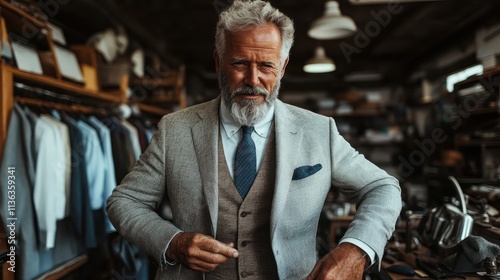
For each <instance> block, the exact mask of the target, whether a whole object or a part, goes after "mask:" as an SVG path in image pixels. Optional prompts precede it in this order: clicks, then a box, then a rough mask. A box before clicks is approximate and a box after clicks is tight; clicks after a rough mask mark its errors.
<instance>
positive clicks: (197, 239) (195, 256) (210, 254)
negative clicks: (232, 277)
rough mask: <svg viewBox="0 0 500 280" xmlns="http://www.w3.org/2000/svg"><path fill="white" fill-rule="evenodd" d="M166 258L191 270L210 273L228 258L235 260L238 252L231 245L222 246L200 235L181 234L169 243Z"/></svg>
mask: <svg viewBox="0 0 500 280" xmlns="http://www.w3.org/2000/svg"><path fill="white" fill-rule="evenodd" d="M167 257H168V258H169V259H172V260H174V261H176V262H179V263H181V264H183V265H185V266H187V267H189V268H191V269H194V270H198V271H201V272H210V271H212V270H214V269H215V268H217V266H219V264H221V263H223V262H225V261H227V260H229V259H230V258H237V257H238V251H237V250H236V249H234V244H233V243H230V244H224V243H222V242H219V241H217V240H215V239H214V238H213V237H211V236H207V235H203V234H200V233H190V232H181V233H179V234H177V235H176V236H174V238H173V239H172V241H171V242H170V245H169V246H168V249H167Z"/></svg>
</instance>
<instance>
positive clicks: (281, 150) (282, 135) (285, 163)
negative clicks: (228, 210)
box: [271, 100, 303, 242]
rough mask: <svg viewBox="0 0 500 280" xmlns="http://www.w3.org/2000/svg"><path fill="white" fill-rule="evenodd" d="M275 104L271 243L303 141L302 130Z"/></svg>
mask: <svg viewBox="0 0 500 280" xmlns="http://www.w3.org/2000/svg"><path fill="white" fill-rule="evenodd" d="M275 104H276V107H275V116H274V120H275V131H276V132H275V133H276V136H275V139H276V185H275V188H274V197H273V206H272V210H271V242H272V240H273V237H274V233H275V231H276V226H277V224H278V221H279V218H280V216H281V214H282V213H283V209H284V208H285V202H286V197H287V195H288V190H289V188H290V182H291V181H292V175H293V170H294V168H295V167H296V166H297V165H296V162H297V155H298V152H297V149H298V148H299V147H301V141H302V139H303V137H302V134H303V130H302V128H301V127H299V126H297V125H296V124H295V122H294V121H293V115H292V114H291V113H290V112H289V111H288V109H287V108H286V107H285V106H284V104H283V103H282V102H281V101H280V100H276V103H275Z"/></svg>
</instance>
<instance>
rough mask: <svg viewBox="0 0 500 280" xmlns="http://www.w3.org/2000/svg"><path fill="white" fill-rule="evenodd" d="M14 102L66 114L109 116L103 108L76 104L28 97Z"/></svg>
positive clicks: (17, 98)
mask: <svg viewBox="0 0 500 280" xmlns="http://www.w3.org/2000/svg"><path fill="white" fill-rule="evenodd" d="M14 100H15V101H16V102H17V103H19V104H22V105H28V106H36V107H44V108H51V109H56V110H59V111H64V112H74V113H82V114H93V115H107V114H108V113H107V111H106V110H105V109H102V108H94V107H90V106H85V105H76V104H60V103H56V102H50V101H43V100H36V99H30V98H27V97H15V98H14Z"/></svg>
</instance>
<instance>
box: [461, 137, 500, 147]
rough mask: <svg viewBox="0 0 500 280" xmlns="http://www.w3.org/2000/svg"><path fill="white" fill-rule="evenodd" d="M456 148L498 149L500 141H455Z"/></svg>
mask: <svg viewBox="0 0 500 280" xmlns="http://www.w3.org/2000/svg"><path fill="white" fill-rule="evenodd" d="M456 145H457V146H461V147H474V146H489V147H500V139H497V140H457V141H456Z"/></svg>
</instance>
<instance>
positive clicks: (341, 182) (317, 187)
mask: <svg viewBox="0 0 500 280" xmlns="http://www.w3.org/2000/svg"><path fill="white" fill-rule="evenodd" d="M219 104H220V97H219V98H217V99H214V100H212V101H209V102H207V103H203V104H200V105H196V106H193V107H190V108H187V109H185V110H182V111H178V112H176V113H173V114H169V115H167V116H165V117H163V119H162V120H161V122H160V123H159V125H158V131H157V132H156V133H155V136H154V138H153V141H152V142H151V144H150V146H149V147H148V149H147V151H146V152H145V153H144V154H143V155H142V156H141V158H140V160H139V161H138V163H137V164H136V166H135V167H134V169H133V170H132V172H131V173H130V174H128V175H127V176H126V177H125V179H124V180H123V182H122V183H121V185H120V186H118V187H117V188H116V189H115V191H114V192H113V194H112V196H111V197H110V198H109V200H108V205H107V209H108V214H109V217H110V219H111V221H112V222H113V224H114V226H115V227H116V229H117V230H118V232H119V233H121V234H122V235H123V236H124V237H125V238H127V239H128V240H130V241H131V242H133V243H134V244H135V245H136V246H137V247H139V248H140V249H142V250H144V251H145V252H146V253H147V254H148V255H149V256H151V257H152V258H154V259H156V260H157V262H158V263H160V269H159V271H158V273H157V279H190V280H191V279H203V277H202V275H201V274H200V273H196V272H194V271H192V270H190V269H188V268H186V267H183V266H181V265H175V266H168V265H161V263H162V255H163V253H164V250H165V248H166V245H167V244H168V243H169V242H170V240H171V238H172V237H173V236H174V235H175V234H176V233H177V232H179V231H186V232H199V233H204V234H208V235H212V236H215V237H216V235H217V216H218V209H217V205H218V201H217V199H218V195H217V189H218V182H217V140H218V132H219V116H218V108H219ZM275 104H276V105H275V117H274V121H275V133H276V160H277V163H276V185H275V190H274V197H273V205H272V210H271V213H270V214H271V232H270V235H271V243H272V244H271V245H272V249H273V252H274V257H275V259H276V263H277V267H278V272H279V275H280V279H303V278H305V277H306V276H307V275H308V273H310V271H311V270H312V268H313V267H314V264H315V263H316V251H315V248H316V247H315V242H316V231H317V224H318V220H319V216H320V213H321V210H322V207H323V204H324V202H325V198H326V195H327V193H328V191H329V190H330V188H331V187H332V186H333V187H336V188H339V189H340V190H341V191H342V192H343V193H344V194H345V195H346V196H347V197H348V198H349V199H352V200H353V201H355V202H356V203H358V210H357V214H356V217H355V219H354V221H353V222H352V223H351V225H350V227H349V229H348V230H347V232H346V234H345V237H352V238H356V239H359V240H361V241H362V242H364V243H366V244H367V245H369V246H370V247H371V248H372V249H373V250H374V251H375V252H376V254H377V257H378V259H381V257H382V254H383V250H384V246H385V244H386V242H387V240H388V239H389V238H390V236H391V234H392V232H393V230H394V226H395V223H396V219H397V217H398V215H399V213H400V210H401V197H400V188H399V184H398V182H397V180H396V179H395V178H393V177H391V176H389V175H388V174H387V173H386V172H385V171H383V170H381V169H379V168H378V167H376V166H375V165H373V164H372V163H370V162H369V161H368V160H366V159H365V158H364V156H362V155H360V154H359V153H358V152H356V151H355V150H354V149H353V148H352V147H351V146H350V145H349V144H348V143H347V142H346V141H345V140H344V138H343V137H341V136H340V135H339V133H338V131H337V128H336V125H335V122H334V120H333V119H332V118H328V117H325V116H321V115H318V114H315V113H312V112H310V111H306V110H304V109H300V108H297V107H294V106H291V105H287V104H285V103H283V102H281V101H279V100H277V101H276V103H275ZM312 166H315V167H314V168H312ZM309 167H311V168H309ZM319 167H321V168H320V169H319ZM318 169H319V170H318ZM299 171H304V172H299ZM294 173H295V176H294ZM293 177H294V178H295V179H294V180H292V178H293ZM164 195H168V197H169V199H170V202H171V207H172V211H173V221H172V222H168V221H165V220H163V219H162V218H161V217H160V216H158V215H157V214H156V212H155V210H156V209H157V207H158V206H159V204H160V202H161V200H162V197H163V196H164Z"/></svg>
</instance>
